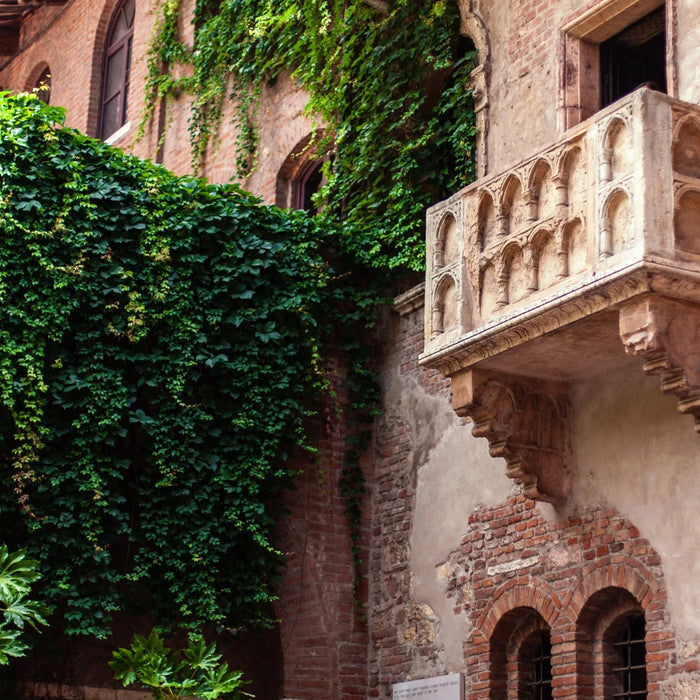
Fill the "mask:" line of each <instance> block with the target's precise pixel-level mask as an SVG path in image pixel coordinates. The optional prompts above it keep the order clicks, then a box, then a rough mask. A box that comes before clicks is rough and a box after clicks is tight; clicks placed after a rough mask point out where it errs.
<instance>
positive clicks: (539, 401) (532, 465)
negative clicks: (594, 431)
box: [452, 370, 571, 502]
mask: <svg viewBox="0 0 700 700" xmlns="http://www.w3.org/2000/svg"><path fill="white" fill-rule="evenodd" d="M568 389H569V387H568V385H567V384H563V383H560V382H542V381H535V380H532V379H528V378H523V377H509V376H508V375H505V374H494V373H492V372H481V371H478V370H466V371H464V372H461V373H459V374H456V375H453V376H452V405H453V408H454V409H455V411H456V413H457V415H460V416H468V417H470V418H471V419H472V420H473V421H474V427H473V428H472V434H473V435H474V436H475V437H485V438H486V439H487V440H488V442H489V454H490V455H491V456H492V457H502V458H503V459H505V461H506V474H507V476H509V477H510V478H511V479H514V480H515V481H516V482H518V483H521V484H522V486H523V493H524V494H525V495H526V496H527V497H528V498H532V499H534V500H539V501H551V502H558V501H564V500H565V499H566V497H567V496H568V495H569V491H570V490H571V468H570V465H571V448H570V435H569V399H568Z"/></svg>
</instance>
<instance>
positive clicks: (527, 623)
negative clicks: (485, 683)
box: [489, 607, 552, 700]
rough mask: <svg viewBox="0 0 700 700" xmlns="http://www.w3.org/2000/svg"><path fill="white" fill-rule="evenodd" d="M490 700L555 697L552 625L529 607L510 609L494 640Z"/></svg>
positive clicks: (491, 656)
mask: <svg viewBox="0 0 700 700" xmlns="http://www.w3.org/2000/svg"><path fill="white" fill-rule="evenodd" d="M490 645H491V650H490V675H491V689H490V693H489V700H510V699H511V698H513V699H514V698H517V699H518V700H551V698H552V645H551V641H550V629H549V625H548V624H547V623H546V621H545V620H544V619H543V618H542V616H541V615H540V614H539V612H537V611H536V610H534V609H533V608H529V607H517V608H514V609H513V610H510V611H508V612H507V613H506V614H505V615H503V617H502V618H501V619H500V620H499V621H498V624H497V625H496V628H495V629H494V632H493V635H492V636H491V640H490Z"/></svg>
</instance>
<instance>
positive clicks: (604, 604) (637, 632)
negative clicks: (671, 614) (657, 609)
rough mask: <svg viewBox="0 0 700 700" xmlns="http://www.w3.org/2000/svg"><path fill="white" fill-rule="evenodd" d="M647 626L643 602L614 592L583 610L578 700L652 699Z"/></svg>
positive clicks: (578, 639) (578, 633) (610, 589)
mask: <svg viewBox="0 0 700 700" xmlns="http://www.w3.org/2000/svg"><path fill="white" fill-rule="evenodd" d="M645 637H646V622H645V617H644V611H643V609H642V607H641V605H640V603H639V601H638V600H637V599H636V598H635V597H634V596H633V595H632V594H631V593H630V592H629V591H627V590H625V589H623V588H618V587H616V586H610V587H607V588H603V589H601V590H599V591H597V592H596V593H594V594H593V595H592V596H591V597H590V598H589V599H588V600H587V601H586V604H585V605H584V606H583V608H582V609H581V614H580V615H579V619H578V622H577V629H576V666H577V676H578V690H577V693H576V697H577V698H579V700H599V698H604V700H644V699H645V698H646V697H647V671H646V643H645Z"/></svg>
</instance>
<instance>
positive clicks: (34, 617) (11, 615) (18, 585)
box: [0, 544, 47, 666]
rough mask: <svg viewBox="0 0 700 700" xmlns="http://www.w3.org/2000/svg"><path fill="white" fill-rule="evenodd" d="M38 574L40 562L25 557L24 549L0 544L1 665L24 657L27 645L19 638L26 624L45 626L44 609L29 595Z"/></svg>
mask: <svg viewBox="0 0 700 700" xmlns="http://www.w3.org/2000/svg"><path fill="white" fill-rule="evenodd" d="M40 577H41V574H40V573H39V562H38V561H35V560H34V559H27V557H26V554H25V552H23V551H21V550H20V551H18V552H10V551H9V550H8V548H7V546H6V545H4V544H3V545H0V613H2V621H1V622H0V665H2V666H5V665H7V664H8V663H9V662H10V657H11V656H14V657H19V656H24V654H25V653H26V651H27V649H28V648H29V647H28V644H27V642H26V641H25V640H24V639H22V637H23V635H24V632H25V627H24V626H25V624H26V625H29V626H30V627H33V628H34V629H38V625H46V624H47V622H46V620H45V618H44V615H46V608H45V607H44V606H43V605H41V604H40V603H38V602H37V601H36V600H32V599H30V598H28V596H29V593H30V591H31V585H32V583H34V582H35V581H37V580H38V579H39V578H40Z"/></svg>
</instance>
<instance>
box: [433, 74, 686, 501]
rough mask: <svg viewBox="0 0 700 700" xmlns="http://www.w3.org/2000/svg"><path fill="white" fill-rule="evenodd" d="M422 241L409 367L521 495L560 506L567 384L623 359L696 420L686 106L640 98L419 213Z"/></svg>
mask: <svg viewBox="0 0 700 700" xmlns="http://www.w3.org/2000/svg"><path fill="white" fill-rule="evenodd" d="M426 235H427V241H426V243H427V265H426V268H427V269H426V305H425V352H424V354H423V355H422V356H421V358H420V361H421V363H423V364H425V365H428V366H430V367H435V368H437V369H439V370H440V371H442V373H443V374H444V375H445V376H448V377H451V379H452V386H453V392H455V393H458V392H461V395H462V398H461V399H459V400H457V403H455V409H456V410H457V411H458V413H460V415H463V416H469V417H471V418H472V419H473V420H474V421H475V428H474V434H475V435H483V436H484V437H487V438H488V440H489V443H490V446H491V453H492V454H493V455H498V456H503V457H504V458H505V459H506V461H507V462H508V472H509V474H510V475H511V476H513V477H514V478H516V479H518V480H519V481H521V482H522V483H523V487H524V489H525V493H526V494H527V495H529V496H530V497H532V498H537V499H539V500H561V499H563V498H565V496H566V493H568V488H569V486H568V484H569V483H570V473H571V470H572V468H573V467H572V465H571V463H570V462H571V455H570V449H569V447H568V427H567V421H568V418H567V411H566V410H565V409H564V406H565V405H566V401H565V396H566V391H565V387H566V386H567V385H568V384H571V383H573V382H577V381H581V380H586V379H590V378H592V377H594V376H597V375H600V374H602V373H604V372H608V371H614V370H616V369H618V368H620V367H623V366H625V365H628V364H630V362H631V361H632V357H633V356H634V355H637V356H641V357H642V358H643V359H644V367H645V371H647V372H652V373H658V374H660V375H661V378H662V388H663V390H664V391H669V392H672V393H674V394H676V395H677V396H678V400H679V409H680V410H681V411H682V412H683V413H691V414H692V415H694V416H695V417H696V419H698V420H699V421H700V351H699V352H697V353H696V352H695V351H694V347H695V346H694V345H693V344H694V343H695V344H697V343H696V339H700V338H698V335H699V334H700V108H698V106H697V105H689V104H685V103H682V102H680V101H678V100H675V99H673V98H671V97H669V96H667V95H663V94H661V93H658V92H654V91H651V90H648V89H646V88H642V89H640V90H637V91H636V92H634V93H632V94H630V95H628V96H626V97H624V98H623V99H621V100H619V101H618V102H616V103H614V104H612V105H610V107H608V108H606V109H604V110H602V111H601V112H599V113H598V114H596V115H595V116H593V117H592V118H591V119H589V120H588V121H586V122H583V123H581V124H579V125H578V126H577V127H576V128H574V129H572V130H570V131H569V132H567V133H566V135H565V137H564V138H563V139H562V140H561V141H560V142H558V143H556V144H554V145H552V146H550V147H549V148H547V149H545V150H544V151H542V152H540V153H538V154H536V155H534V156H532V157H530V158H528V159H526V160H524V161H522V162H521V163H518V164H517V165H515V166H514V167H512V168H511V169H510V170H508V171H506V172H503V173H499V174H496V175H491V176H488V177H483V178H481V179H480V180H477V181H476V182H475V183H473V184H472V185H470V186H469V187H466V188H465V189H463V190H461V191H460V192H458V193H456V194H455V195H453V196H452V197H450V198H449V199H447V200H446V201H444V202H441V203H440V204H437V205H435V206H434V207H432V208H431V209H430V210H429V211H428V216H427V226H426ZM621 336H622V340H623V342H622V343H621V342H620V337H621ZM625 349H626V350H627V353H625ZM475 377H476V378H477V379H475ZM484 377H488V381H486V380H485V379H484ZM514 377H517V379H514ZM467 378H468V379H467ZM552 382H554V383H555V384H556V389H553V388H552V386H553V385H552V384H551V383H552ZM496 385H498V386H500V387H501V389H499V390H496V389H495V387H496ZM466 386H468V387H469V389H468V390H467V389H465V387H466ZM543 387H546V388H543ZM465 392H466V393H465ZM528 394H530V395H531V396H530V397H528ZM509 402H510V403H509ZM561 402H563V403H561ZM504 406H510V408H508V409H507V410H508V411H510V412H511V413H512V416H511V423H508V422H507V421H504V420H502V413H503V411H506V408H504ZM553 406H555V407H557V410H554V409H553V408H552V407H553ZM515 407H518V408H515ZM521 415H527V416H528V420H529V421H531V424H532V425H539V424H540V422H541V420H544V418H546V420H547V421H550V422H552V429H551V432H550V433H542V432H537V431H534V432H528V430H529V428H528V427H526V426H524V425H521V424H520V423H519V422H518V421H519V420H520V418H517V416H521ZM513 416H516V417H513ZM512 421H515V422H514V423H513V422H512ZM494 426H500V427H498V428H496V427H494ZM533 430H534V428H533ZM699 432H700V431H699ZM555 439H556V440H560V443H559V444H557V445H555V444H554V443H553V442H552V441H553V440H555ZM538 441H539V448H538Z"/></svg>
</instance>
